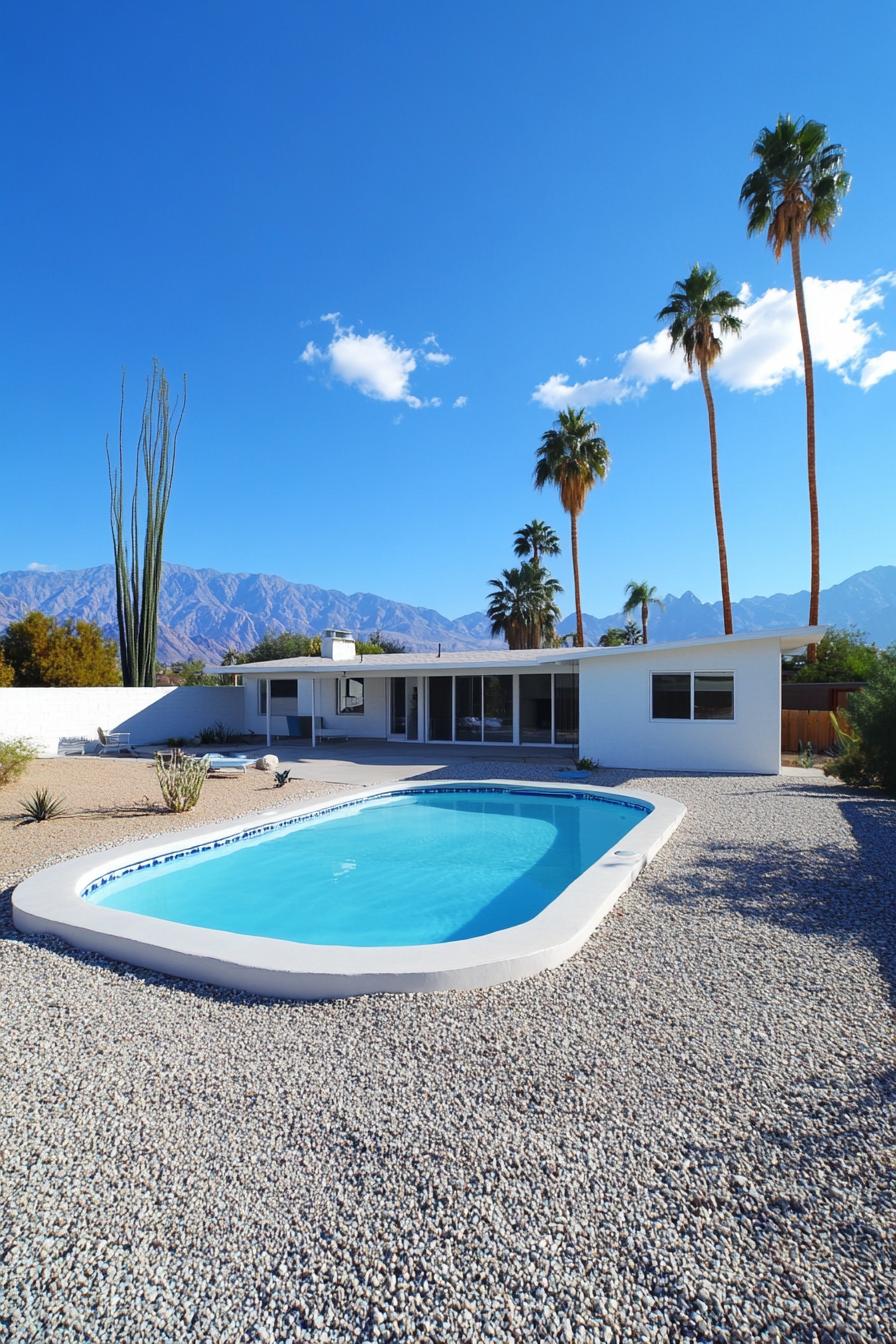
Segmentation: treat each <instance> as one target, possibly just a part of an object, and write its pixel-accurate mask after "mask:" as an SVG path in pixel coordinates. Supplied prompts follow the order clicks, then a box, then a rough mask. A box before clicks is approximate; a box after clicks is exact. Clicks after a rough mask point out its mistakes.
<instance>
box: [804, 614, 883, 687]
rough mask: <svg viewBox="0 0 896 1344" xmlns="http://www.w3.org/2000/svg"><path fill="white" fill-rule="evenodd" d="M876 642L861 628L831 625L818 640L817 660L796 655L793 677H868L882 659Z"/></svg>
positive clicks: (832, 679) (810, 679) (843, 678)
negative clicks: (812, 660)
mask: <svg viewBox="0 0 896 1344" xmlns="http://www.w3.org/2000/svg"><path fill="white" fill-rule="evenodd" d="M880 657H881V655H880V653H879V652H878V650H877V648H876V646H875V645H874V644H869V643H868V637H867V635H865V634H863V632H862V631H861V630H854V629H848V630H838V629H837V628H836V627H832V628H831V629H830V630H828V631H827V632H826V633H825V634H824V635H823V636H822V638H821V640H820V641H819V643H818V648H817V652H816V657H815V662H814V663H810V662H808V661H807V660H804V659H802V658H800V659H793V661H792V663H791V664H790V666H789V667H788V668H787V671H788V680H790V681H868V679H869V678H870V677H871V676H872V675H873V673H874V671H875V669H876V667H877V664H878V662H879V660H880Z"/></svg>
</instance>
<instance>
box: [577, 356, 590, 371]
mask: <svg viewBox="0 0 896 1344" xmlns="http://www.w3.org/2000/svg"><path fill="white" fill-rule="evenodd" d="M576 363H577V364H578V366H579V368H580V369H584V367H585V365H586V364H587V363H588V356H587V355H576Z"/></svg>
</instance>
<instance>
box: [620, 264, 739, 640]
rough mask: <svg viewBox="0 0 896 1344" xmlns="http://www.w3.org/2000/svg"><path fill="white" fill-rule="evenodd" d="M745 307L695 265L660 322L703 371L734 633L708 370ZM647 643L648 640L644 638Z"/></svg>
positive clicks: (710, 270)
mask: <svg viewBox="0 0 896 1344" xmlns="http://www.w3.org/2000/svg"><path fill="white" fill-rule="evenodd" d="M740 307H742V304H741V301H740V299H737V298H735V296H734V295H733V294H731V293H729V291H728V290H727V289H720V287H719V277H718V273H717V271H716V269H715V267H714V266H696V265H695V266H693V267H692V268H691V273H690V275H688V276H687V278H686V279H684V280H676V281H675V286H674V288H673V290H672V293H671V294H670V295H669V301H668V303H667V304H666V306H665V308H661V309H660V311H659V312H658V313H657V321H658V322H665V321H666V320H667V319H668V318H671V319H672V320H671V322H670V324H669V340H670V341H671V343H672V349H673V350H677V349H679V348H680V349H681V351H682V353H683V354H684V358H685V363H686V364H687V366H688V372H689V373H693V371H694V365H695V364H696V365H697V368H698V369H699V370H700V381H701V383H702V384H703V395H704V397H705V398H706V414H707V417H708V419H709V462H710V472H711V475H712V502H713V508H714V509H715V515H716V541H717V543H718V547H719V577H720V579H721V583H722V619H723V621H724V624H725V634H726V635H732V634H733V633H734V624H733V622H732V618H731V592H730V589H729V586H728V549H727V547H726V545H725V522H724V519H723V517H722V492H721V489H720V487H719V444H718V439H717V438H716V407H715V402H714V401H713V396H712V388H711V387H710V383H709V371H710V369H711V368H712V366H713V364H715V362H716V360H717V359H718V357H719V355H720V354H721V353H722V336H739V335H740V331H741V327H742V326H743V323H742V322H741V319H740V318H739V317H737V316H736V313H737V309H738V308H740ZM644 642H645V643H646V642H647V641H646V638H645V641H644Z"/></svg>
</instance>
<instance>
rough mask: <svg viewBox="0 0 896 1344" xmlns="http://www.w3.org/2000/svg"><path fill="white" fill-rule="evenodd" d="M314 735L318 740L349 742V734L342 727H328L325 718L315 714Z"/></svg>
mask: <svg viewBox="0 0 896 1344" xmlns="http://www.w3.org/2000/svg"><path fill="white" fill-rule="evenodd" d="M314 735H315V737H316V738H317V740H318V742H347V741H348V734H347V733H346V732H344V731H343V730H342V729H341V728H328V727H327V726H326V724H325V723H324V721H323V718H322V717H321V716H320V715H318V714H315V716H314Z"/></svg>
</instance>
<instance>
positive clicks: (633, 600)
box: [622, 579, 665, 644]
mask: <svg viewBox="0 0 896 1344" xmlns="http://www.w3.org/2000/svg"><path fill="white" fill-rule="evenodd" d="M651 607H658V608H659V610H660V611H664V610H665V603H664V602H663V601H662V599H661V598H660V596H659V594H658V593H657V591H656V589H655V588H653V587H651V585H650V584H649V583H647V582H646V581H645V582H643V583H636V582H635V580H634V579H630V580H629V582H628V583H627V584H626V585H625V605H624V607H623V608H622V610H623V613H624V614H625V615H626V616H630V615H631V614H632V612H633V611H640V613H641V643H642V644H646V643H647V622H648V620H649V619H650V608H651Z"/></svg>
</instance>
